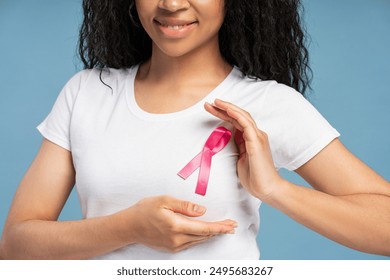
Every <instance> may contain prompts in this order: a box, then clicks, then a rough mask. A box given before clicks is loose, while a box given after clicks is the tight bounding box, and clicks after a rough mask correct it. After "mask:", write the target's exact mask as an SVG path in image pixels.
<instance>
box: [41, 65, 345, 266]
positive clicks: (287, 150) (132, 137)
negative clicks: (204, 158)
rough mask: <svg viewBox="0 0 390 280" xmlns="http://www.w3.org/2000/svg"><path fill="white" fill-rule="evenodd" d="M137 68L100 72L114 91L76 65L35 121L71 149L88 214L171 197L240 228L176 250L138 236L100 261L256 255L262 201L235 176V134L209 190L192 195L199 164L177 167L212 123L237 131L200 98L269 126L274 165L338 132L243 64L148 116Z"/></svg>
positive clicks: (313, 149) (303, 155) (299, 159)
mask: <svg viewBox="0 0 390 280" xmlns="http://www.w3.org/2000/svg"><path fill="white" fill-rule="evenodd" d="M137 70H138V66H135V67H133V68H130V69H125V70H124V69H122V70H116V69H109V70H104V71H103V72H102V75H101V78H102V79H103V81H104V82H105V83H106V84H108V85H109V86H110V87H111V88H112V90H111V89H110V88H109V87H107V86H105V85H104V84H103V83H102V82H101V81H100V78H99V74H100V71H99V70H96V69H93V70H83V71H81V72H79V73H78V74H76V75H75V76H74V77H73V78H72V79H71V80H70V81H69V82H68V83H67V84H66V86H65V87H64V89H63V90H62V91H61V93H60V95H59V96H58V98H57V101H56V102H55V104H54V106H53V108H52V111H51V112H50V114H49V115H48V116H47V117H46V119H45V120H44V121H43V122H42V123H41V124H40V125H39V126H38V127H37V128H38V130H39V131H40V132H41V134H42V135H43V136H44V137H45V138H47V139H48V140H50V141H52V142H54V143H56V144H57V145H59V146H61V147H63V148H65V149H67V150H69V151H71V153H72V156H73V163H74V167H75V170H76V189H77V192H78V195H79V199H80V203H81V209H82V212H83V217H84V218H91V217H98V216H103V215H109V214H112V213H115V212H117V211H120V210H122V209H126V208H128V207H130V206H132V205H134V204H135V203H137V202H138V201H139V200H141V199H143V198H145V197H150V196H157V195H170V196H173V197H176V198H179V199H184V200H189V201H192V202H195V203H198V204H201V205H203V206H205V207H206V208H207V212H206V214H205V215H204V216H202V217H200V218H199V219H201V220H206V221H217V220H224V219H234V220H236V221H238V225H239V226H238V228H237V230H236V233H235V234H227V235H223V236H218V237H216V238H214V239H211V240H210V241H207V242H206V243H204V244H201V245H197V246H195V247H192V248H190V249H187V250H185V251H182V252H179V253H167V252H162V251H159V250H154V249H151V248H149V247H146V246H144V245H142V244H136V245H130V246H126V247H123V248H121V249H119V250H116V251H113V252H111V253H109V254H106V255H102V256H99V257H97V258H96V259H172V260H173V259H258V258H259V257H260V250H259V248H258V245H257V244H256V236H257V234H258V230H259V223H260V217H259V207H260V204H261V201H260V200H258V199H256V198H254V197H252V196H251V195H250V194H248V193H247V192H246V191H245V190H244V189H243V187H242V186H241V184H240V181H239V179H238V178H237V174H236V161H237V157H238V152H237V149H236V146H235V144H234V140H233V138H232V139H231V140H230V142H229V144H228V145H227V146H226V147H225V148H224V149H223V150H222V151H221V152H219V153H218V154H216V155H214V156H213V158H212V166H211V173H210V179H209V184H208V188H207V193H206V195H205V196H201V195H198V194H196V193H195V187H196V182H197V176H198V172H197V171H195V172H194V174H192V175H191V176H190V177H189V178H188V179H187V180H183V179H182V178H180V177H179V176H178V175H177V173H178V171H180V170H181V169H182V168H183V167H184V166H185V165H186V164H187V163H188V162H189V161H190V160H191V159H192V158H193V157H194V156H195V155H196V154H197V153H199V152H200V151H201V149H202V147H203V145H204V144H205V141H206V140H207V138H208V136H209V135H210V133H211V132H212V131H213V130H214V129H215V128H216V127H218V126H221V125H223V126H225V127H226V128H228V129H232V126H231V125H230V124H228V123H226V122H223V121H221V120H219V119H217V118H216V117H214V116H212V115H210V114H209V113H207V112H206V111H205V110H204V108H203V105H204V102H206V101H207V102H213V101H214V99H215V98H220V99H223V100H226V101H229V102H232V103H234V104H236V105H237V106H240V107H242V108H243V109H245V110H247V111H248V112H250V113H251V115H252V116H253V118H254V119H255V120H256V122H257V125H258V127H259V128H260V129H262V130H263V131H265V132H266V133H267V134H268V137H269V141H270V146H271V151H272V156H273V160H274V162H275V168H277V169H279V168H286V169H288V170H294V169H296V168H298V167H300V166H301V165H302V164H304V163H305V162H307V161H308V160H309V159H311V158H312V157H313V156H315V155H316V154H317V153H318V152H319V151H320V150H321V149H323V148H324V147H325V146H326V145H327V144H329V143H330V142H331V141H332V140H333V139H334V138H336V137H338V136H339V133H338V132H337V131H336V130H335V129H334V128H333V127H332V126H331V125H330V124H329V123H328V122H327V121H326V120H325V119H324V118H323V117H322V116H321V115H320V113H318V111H317V110H316V109H315V108H314V107H313V106H312V105H311V104H310V103H309V102H308V101H306V99H304V98H303V97H302V95H301V94H300V93H298V92H296V91H295V90H294V89H292V88H290V87H287V86H285V85H282V84H278V83H277V82H275V81H261V80H253V79H249V78H246V77H243V76H242V74H241V72H240V70H239V69H238V68H233V70H232V72H231V73H230V74H229V75H228V76H227V77H226V79H225V80H224V81H223V82H222V83H221V84H220V85H219V86H217V87H216V88H215V89H214V90H213V91H212V92H210V93H209V94H208V95H207V96H206V97H205V98H204V99H203V100H201V101H200V102H198V103H197V104H195V105H193V106H192V107H189V108H187V109H185V110H182V111H179V112H175V113H169V114H150V113H147V112H145V111H143V110H142V109H141V108H140V107H138V105H137V102H136V100H135V98H134V78H135V75H136V72H137ZM258 172H261V170H259V171H258ZM53 188H55V186H53ZM129 227H131V225H129Z"/></svg>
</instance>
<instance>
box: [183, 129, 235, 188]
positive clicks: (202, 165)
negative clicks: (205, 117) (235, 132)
mask: <svg viewBox="0 0 390 280" xmlns="http://www.w3.org/2000/svg"><path fill="white" fill-rule="evenodd" d="M231 137H232V132H231V131H230V130H228V129H226V128H225V127H223V126H220V127H217V128H216V129H215V130H214V131H213V132H212V133H211V134H210V136H209V138H208V139H207V141H206V143H205V144H204V146H203V149H202V151H201V152H200V153H199V154H197V155H196V156H195V157H194V158H193V159H192V160H191V161H190V162H189V163H187V165H186V166H184V168H183V169H182V170H180V171H179V173H177V175H179V176H180V177H182V178H183V179H184V180H185V179H187V178H188V177H189V176H190V175H191V174H192V173H194V171H195V170H196V169H198V168H199V175H198V182H197V185H196V189H195V193H197V194H200V195H205V194H206V190H207V184H208V182H209V176H210V169H211V158H212V156H213V155H215V154H216V153H218V152H219V151H221V150H222V149H223V148H225V146H226V145H227V144H228V143H229V140H230V138H231Z"/></svg>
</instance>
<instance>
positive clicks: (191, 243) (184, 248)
mask: <svg viewBox="0 0 390 280" xmlns="http://www.w3.org/2000/svg"><path fill="white" fill-rule="evenodd" d="M214 236H215V235H209V236H203V237H202V238H201V239H199V240H194V241H189V242H187V243H184V244H182V245H180V246H178V247H176V248H175V249H174V250H173V251H174V252H176V253H177V252H180V251H183V250H186V249H188V248H190V247H193V246H195V245H198V244H202V243H204V242H206V241H208V240H210V239H211V238H213V237H214Z"/></svg>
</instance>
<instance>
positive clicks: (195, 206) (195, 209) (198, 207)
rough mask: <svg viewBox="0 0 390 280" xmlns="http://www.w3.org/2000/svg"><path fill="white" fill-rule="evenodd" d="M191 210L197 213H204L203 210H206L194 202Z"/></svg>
mask: <svg viewBox="0 0 390 280" xmlns="http://www.w3.org/2000/svg"><path fill="white" fill-rule="evenodd" d="M192 210H193V211H194V212H197V213H204V212H205V211H206V208H204V207H203V206H200V205H197V204H194V206H193V208H192Z"/></svg>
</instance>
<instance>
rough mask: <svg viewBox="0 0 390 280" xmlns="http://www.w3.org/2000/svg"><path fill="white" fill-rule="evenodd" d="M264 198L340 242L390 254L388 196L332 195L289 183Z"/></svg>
mask: <svg viewBox="0 0 390 280" xmlns="http://www.w3.org/2000/svg"><path fill="white" fill-rule="evenodd" d="M264 201H265V202H266V203H267V204H269V205H271V206H273V207H275V208H277V209H279V210H281V211H282V212H284V213H285V214H287V215H288V216H290V217H291V218H293V219H294V220H296V221H297V222H299V223H301V224H303V225H305V226H307V227H308V228H311V229H312V230H314V231H316V232H318V233H320V234H322V235H324V236H326V237H327V238H330V239H332V240H334V241H336V242H338V243H341V244H343V245H345V246H348V247H351V248H353V249H356V250H360V251H364V252H367V253H374V254H381V255H390V197H388V196H385V195H376V194H354V195H347V196H332V195H328V194H326V193H323V192H319V191H316V190H313V189H309V188H305V187H301V186H297V185H294V184H291V183H286V184H285V185H284V186H282V187H280V188H278V190H277V191H275V193H272V195H270V196H269V197H268V198H266V199H264Z"/></svg>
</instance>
